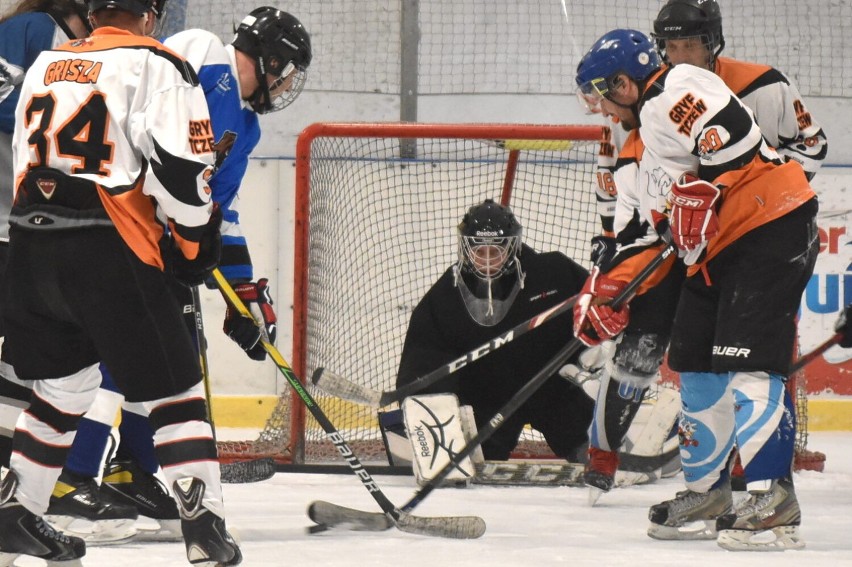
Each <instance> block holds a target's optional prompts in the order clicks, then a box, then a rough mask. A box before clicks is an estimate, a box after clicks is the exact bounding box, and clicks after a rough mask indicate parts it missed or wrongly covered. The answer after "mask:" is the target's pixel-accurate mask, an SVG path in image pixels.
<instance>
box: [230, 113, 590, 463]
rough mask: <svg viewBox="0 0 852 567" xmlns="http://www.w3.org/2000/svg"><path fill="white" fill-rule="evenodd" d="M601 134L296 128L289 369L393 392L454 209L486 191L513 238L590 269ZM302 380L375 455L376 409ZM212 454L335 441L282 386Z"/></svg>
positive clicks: (275, 453)
mask: <svg viewBox="0 0 852 567" xmlns="http://www.w3.org/2000/svg"><path fill="white" fill-rule="evenodd" d="M601 134H602V131H601V127H598V126H555V125H516V124H466V125H461V124H422V123H418V124H408V123H406V124H403V123H385V124H364V123H355V124H330V123H322V124H314V125H312V126H310V127H308V128H307V129H306V130H304V131H303V132H302V134H301V135H300V137H299V140H298V144H297V156H296V177H297V182H296V234H295V286H294V288H295V293H294V305H293V308H294V313H293V317H294V328H293V337H294V338H293V359H292V361H291V364H292V367H293V370H294V371H295V374H296V375H297V376H299V377H300V378H301V379H302V381H303V382H306V383H309V378H310V376H311V374H312V373H313V372H314V370H316V369H317V368H319V367H324V368H328V369H330V370H333V371H334V372H336V373H338V374H341V375H343V376H345V377H346V378H348V379H349V380H352V381H355V382H358V383H361V384H363V385H366V386H369V387H370V388H374V389H376V390H379V391H384V390H391V389H394V387H395V377H396V371H397V365H398V360H399V356H400V353H401V351H402V345H403V341H404V338H405V333H406V329H407V326H408V319H409V316H410V313H411V311H412V310H413V308H414V307H415V306H416V305H417V303H418V301H419V300H420V298H421V297H422V296H423V295H424V294H425V293H426V291H427V290H428V289H429V288H430V287H431V285H432V284H433V283H434V282H435V281H436V280H437V279H438V277H439V276H440V275H441V274H442V273H443V272H444V271H445V270H446V269H447V267H448V266H450V265H451V264H452V263H454V262H455V261H456V258H457V256H456V254H457V252H456V250H457V248H456V225H457V224H458V222H459V220H460V218H461V217H462V215H463V214H464V212H465V211H466V210H467V209H468V208H469V207H470V206H472V205H474V204H477V203H480V202H482V200H484V199H486V198H492V199H494V200H495V201H498V202H501V203H503V204H508V205H510V206H511V207H512V209H513V211H514V212H515V214H516V216H517V217H518V219H519V221H520V222H521V225H522V226H523V231H524V232H523V238H524V242H525V243H527V244H529V245H530V246H532V247H533V248H535V249H537V250H540V251H547V250H559V251H561V252H563V253H565V254H566V255H568V256H569V257H571V258H573V259H574V260H575V261H577V262H579V263H580V264H583V265H585V266H586V267H590V266H589V253H590V247H589V240H590V239H591V237H592V236H594V235H595V234H597V233H598V232H599V221H598V218H597V210H596V204H595V196H594V189H593V188H594V185H595V169H596V167H595V163H596V153H597V151H598V148H599V145H598V141H599V140H600V139H601ZM435 362H436V367H437V366H438V365H439V364H441V363H442V361H437V360H436V361H435ZM308 387H309V388H310V392H311V395H312V396H313V397H314V398H316V400H317V403H318V405H319V406H320V408H321V409H322V411H323V412H324V413H325V414H326V415H327V416H328V418H329V419H330V421H331V422H332V423H333V424H334V426H335V427H336V428H337V429H338V431H340V433H341V434H342V435H343V437H344V438H345V439H346V441H347V442H348V443H349V445H350V446H351V447H352V449H353V450H354V451H355V453H356V454H357V455H358V457H359V459H360V460H361V461H363V462H365V463H370V462H373V463H382V464H384V463H387V456H386V455H385V452H384V446H383V443H382V440H381V434H380V431H379V427H378V420H377V416H376V412H375V410H373V409H372V408H369V407H366V406H359V405H356V404H352V403H349V402H345V401H342V400H339V399H337V398H333V397H329V396H327V395H325V394H324V393H323V392H322V391H321V390H319V389H316V388H313V387H312V386H308ZM386 409H387V408H386ZM548 453H549V450H548V449H547V446H546V444H545V443H543V441H542V440H541V436H540V435H538V434H537V432H535V431H531V430H530V431H527V432H525V433H524V437H523V438H522V440H521V442H520V443H519V446H518V451H517V454H518V456H527V457H536V458H540V457H542V456H546V455H547V454H548ZM220 456H221V457H222V458H223V459H225V460H237V459H245V458H256V457H273V458H274V459H276V461H278V462H279V463H296V464H303V463H304V464H308V463H322V462H334V461H336V459H337V450H336V449H335V447H334V446H333V445H332V444H331V443H330V442H329V441H327V439H326V436H325V432H324V431H323V430H322V428H321V427H320V426H319V424H318V423H317V422H316V421H315V420H314V419H313V417H312V416H311V415H310V414H309V413H307V412H306V411H305V408H304V405H303V404H302V402H301V400H300V398H299V397H298V396H297V395H296V394H295V393H291V392H290V391H289V388H288V389H287V391H286V392H285V393H283V394H282V395H281V397H280V398H279V400H278V404H277V405H276V407H275V409H274V410H273V413H272V415H271V417H270V418H269V420H268V422H267V424H266V426H265V428H264V430H263V431H262V432H261V434H260V436H259V437H258V439H256V440H254V441H247V442H227V443H220Z"/></svg>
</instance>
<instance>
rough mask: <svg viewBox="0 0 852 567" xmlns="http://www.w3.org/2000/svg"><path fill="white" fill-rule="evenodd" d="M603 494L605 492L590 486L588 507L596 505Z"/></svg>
mask: <svg viewBox="0 0 852 567" xmlns="http://www.w3.org/2000/svg"><path fill="white" fill-rule="evenodd" d="M604 492H606V491H605V490H601V489H600V488H598V487H596V486H590V487H589V495H588V504H589V506H594V505H595V504H597V503H598V500H600V499H601V496H602V495H603V493H604Z"/></svg>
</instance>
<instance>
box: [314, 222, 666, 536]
mask: <svg viewBox="0 0 852 567" xmlns="http://www.w3.org/2000/svg"><path fill="white" fill-rule="evenodd" d="M665 242H666V245H665V247H664V248H663V249H662V250H661V251H660V252H659V253H658V254H657V255H656V256H655V257H654V258H653V259H652V260H651V261H650V262H648V265H646V266H645V267H644V268H643V269H642V271H641V272H640V273H639V274H637V275H636V277H634V278H633V279H632V280H631V281H630V283H628V284H627V286H626V287H625V288H624V289H623V290H622V291H621V293H619V294H618V295H617V296H616V297H615V298H614V299H613V300H612V302H611V305H612V307H613V308H614V309H618V308H619V307H621V306H622V305H624V304H625V303H627V302H628V301H630V300H631V299H632V298H633V296H634V295H635V294H636V292H637V291H638V290H639V286H640V285H641V284H642V282H644V281H645V280H646V279H648V277H649V276H650V275H651V274H652V273H653V272H654V271H656V269H657V268H659V267H660V266H661V265H662V264H663V262H664V261H665V260H666V259H667V258H668V257H669V256H670V255H671V254H672V253H674V252H675V250H676V248H675V245H674V244H673V243H672V242H671V238H670V237H668V236H667V237H666V239H665ZM582 347H583V343H582V342H581V341H580V339H577V338H576V337H575V338H572V339H571V341H569V342H568V344H566V345H565V346H564V347H562V348H561V349H560V350H559V352H557V353H556V355H554V357H553V358H552V359H551V360H550V361H549V362H548V363H547V364H546V365H545V366H544V367H543V368H542V369H541V370H539V371H538V373H537V374H536V375H535V376H533V378H532V379H531V380H530V381H529V382H527V383H526V384H525V385H524V386H523V387H522V388H521V389H520V390H518V391H517V393H515V395H514V396H512V398H511V399H510V400H509V401H508V402H506V403H505V404H504V405H503V406H502V407H501V408H500V409H499V410H498V411H497V413H496V414H494V417H492V418H491V419H490V420H489V421H488V423H486V424H485V426H484V427H483V428H482V429H480V430H479V432H478V433H477V434H476V435H475V436H474V438H473V439H471V440H470V441H469V442H468V443H467V444H466V445H465V446H464V447H463V448H462V449H461V450H460V451H459V452H458V453H456V454H455V455H453V456H452V458H451V459H450V462H449V463H447V464H446V466H444V468H443V469H441V470H440V471H439V472H438V473H437V474H435V476H434V477H432V479H431V480H430V481H429V482H427V483H426V484H424V485H423V486H422V487H420V489H419V490H417V491H416V492H415V493H414V496H412V497H411V499H410V500H409V501H408V502H406V503H405V505H404V506H403V507H402V508H401V510H402V511H403V512H404V513H407V512H410V511H412V510H413V509H414V508H416V507H417V506H418V505H419V504H420V503H421V502H423V500H425V499H426V497H428V496H429V494H431V493H432V491H433V490H435V488H437V487H438V486H439V485H440V484H441V482H442V481H443V480H444V479H445V478H446V477H447V475H448V474H450V471H452V470H453V469H454V468H456V467H458V466H459V463H460V462H461V461H462V460H463V459H464V458H465V457H467V456H469V455H470V454H471V453H473V451H474V450H475V449H476V447H478V446H479V445H481V444H482V442H484V441H486V440H487V439H489V438H490V437H491V435H493V434H494V432H495V431H497V429H499V428H500V426H501V425H503V422H504V421H505V420H506V419H507V418H508V417H510V416H511V415H512V414H514V413H515V411H517V410H518V408H519V407H521V406H522V405H523V404H524V403H525V402H526V401H527V400H528V399H529V398H530V396H532V395H533V394H534V393H535V392H536V391H537V390H538V389H539V388H540V387H541V386H542V385H543V384H544V383H545V382H546V381H547V380H548V378H550V377H551V376H552V375H553V374H555V373H556V372H557V371H558V370H559V368H561V367H562V365H563V364H565V361H567V360H568V359H569V358H571V356H573V355H574V354H576V352H577V351H579V350H580V349H581V348H582ZM315 504H318V503H316V502H315V503H314V504H312V505H311V507H310V510H311V512H310V513H309V515H310V517H311V519H312V520H314V521H315V522H318V523H319V524H320V525H319V526H315V528H314V531H321V530H324V529H328V528H329V527H332V526H336V527H340V528H347V529H352V530H372V527H371V526H372V525H373V524H374V523H375V522H376V520H377V518H378V516H380V514H376V513H373V514H371V513H370V512H364V511H361V510H354V511H353V510H352V509H351V508H344V507H342V506H337V505H335V504H331V503H329V502H322V503H321V505H318V506H315Z"/></svg>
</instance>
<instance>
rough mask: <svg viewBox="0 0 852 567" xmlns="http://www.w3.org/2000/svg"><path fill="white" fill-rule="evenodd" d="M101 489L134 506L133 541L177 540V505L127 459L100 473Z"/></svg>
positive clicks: (112, 496) (179, 535)
mask: <svg viewBox="0 0 852 567" xmlns="http://www.w3.org/2000/svg"><path fill="white" fill-rule="evenodd" d="M101 490H102V491H103V492H105V493H107V494H109V496H110V497H111V498H112V499H114V500H115V501H116V502H122V503H124V504H128V505H131V506H134V507H135V508H136V510H137V512H138V514H139V520H138V521H137V522H136V530H137V532H138V533H137V535H136V537H135V538H134V540H135V541H181V540H183V536H182V535H181V531H180V514H179V512H178V507H177V503H176V502H175V500H174V498H172V496H171V495H170V494H169V492H168V490H167V489H166V487H165V485H163V483H162V482H160V479H158V478H157V477H156V476H155V475H152V474H150V473H147V472H145V471H143V470H142V469H141V468H139V466H138V465H136V463H134V462H133V461H129V460H114V461H111V462H110V463H109V464H108V465H107V468H106V470H105V471H104V480H103V484H102V486H101Z"/></svg>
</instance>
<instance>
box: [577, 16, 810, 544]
mask: <svg viewBox="0 0 852 567" xmlns="http://www.w3.org/2000/svg"><path fill="white" fill-rule="evenodd" d="M577 84H578V86H579V89H580V92H581V93H582V95H583V97H584V98H585V99H586V100H588V101H589V102H590V103H591V104H594V105H597V107H599V108H600V109H601V111H602V113H603V114H604V115H605V116H609V115H613V116H617V117H618V118H619V120H620V121H621V123H622V124H623V125H624V127H625V128H626V129H628V130H633V131H632V132H631V135H630V137H629V139H628V141H627V143H626V146H625V148H629V151H625V152H624V154H625V155H624V156H622V159H620V160H619V165H620V167H619V168H618V169H617V170H616V178H615V183H616V185H617V187H618V200H617V203H616V211H615V227H614V228H615V232H616V235H617V236H616V237H617V239H618V248H617V250H616V256H615V258H614V259H613V260H612V261H611V262H610V263H608V265H605V266H601V267H600V270H599V272H598V273H595V274H593V276H592V277H591V278H590V280H589V282H587V284H586V287H585V288H584V294H585V296H586V297H585V298H582V297H581V300H580V301H578V307H575V333H576V334H577V336H578V337H581V338H586V339H588V338H591V339H593V340H600V339H606V338H611V337H614V336H617V335H618V333H619V332H620V331H621V330H623V328H624V327H625V326H626V325H627V323H628V322H629V312H627V311H625V310H622V311H620V312H614V311H613V310H612V309H610V308H609V307H607V306H606V301H607V299H609V298H611V297H612V296H613V295H614V294H615V293H617V292H618V290H620V289H622V288H623V287H624V285H625V283H626V282H627V281H629V280H630V279H631V277H632V275H633V274H635V273H636V271H637V270H638V269H639V268H640V267H641V266H642V265H643V264H644V263H645V261H646V259H645V258H646V257H647V255H649V254H653V253H654V251H655V249H656V248H658V247H660V246H662V244H661V243H660V242H659V237H658V234H663V233H665V232H666V229H667V228H668V227H669V226H670V227H671V234H672V238H673V240H674V242H675V244H676V245H677V247H678V249H679V250H680V255H681V258H682V260H683V262H684V263H685V264H686V265H687V266H688V269H687V278H686V280H685V282H684V284H683V286H682V289H681V296H680V300H679V303H678V306H677V311H676V314H675V319H674V324H673V329H672V342H671V345H670V350H669V363H670V365H671V367H672V368H673V369H674V370H676V371H679V372H680V373H681V395H682V400H683V401H682V412H683V417H682V420H681V427H680V434H681V441H682V443H681V460H682V462H683V467H684V475H685V478H686V484H687V490H686V491H683V492H681V493H679V494H678V495H677V497H676V498H674V499H672V500H669V501H666V502H663V503H662V504H659V505H656V506H653V507H652V508H651V511H650V520H651V524H650V527H649V530H648V533H649V535H651V536H652V537H655V538H659V539H699V538H700V539H707V538H716V537H717V531H718V539H717V541H718V543H719V544H720V545H721V546H722V547H725V548H727V549H732V550H738V549H767V548H773V549H778V548H781V549H784V548H798V547H801V546H802V545H804V544H803V543H802V541H801V539H800V537H799V534H798V526H799V523H800V518H801V515H800V511H799V505H798V502H797V500H796V497H795V491H794V489H793V483H792V478H791V476H790V470H791V464H792V453H793V427H794V424H793V423H792V419H791V417H790V413H789V411H787V409H786V407H785V401H786V400H785V388H784V380H785V379H786V375H787V373H788V371H789V366H790V361H791V359H792V349H793V339H794V336H795V314H796V311H797V309H798V305H799V300H800V298H801V294H802V292H803V290H804V286H805V284H806V282H807V280H808V279H809V277H810V275H811V273H812V271H813V267H814V263H815V260H816V254H817V246H818V241H817V237H816V222H815V217H816V212H817V208H818V207H817V200H816V196H815V194H814V192H813V190H812V189H811V188H810V186H809V184H808V181H807V178H806V176H805V174H804V172H803V170H802V168H801V166H800V165H799V164H796V163H791V162H787V161H785V160H784V159H783V158H782V157H781V156H780V155H779V154H778V153H777V152H776V151H775V150H774V149H773V148H772V147H770V146H769V145H768V144H767V143H766V141H765V140H764V138H763V136H762V134H761V131H760V129H759V128H758V126H757V124H756V123H755V122H754V120H753V118H752V115H751V113H750V112H749V111H748V110H747V109H746V108H745V107H744V106H743V104H742V102H741V101H740V100H739V99H738V98H737V97H736V96H735V95H734V93H733V92H732V91H731V90H730V89H729V88H728V87H727V86H726V85H725V84H724V82H723V81H722V80H721V79H720V78H719V77H718V76H717V75H715V74H713V73H711V72H710V71H707V70H704V69H700V68H698V67H695V66H692V65H677V66H674V67H671V68H668V67H662V65H661V62H660V60H659V58H658V55H657V53H656V50H655V46H654V44H653V43H652V42H651V40H650V39H649V38H648V37H646V36H645V35H644V34H642V33H641V32H638V31H635V30H624V29H621V30H614V31H612V32H609V33H607V34H605V35H604V36H603V37H601V38H600V39H599V40H598V41H597V42H595V44H594V45H593V46H592V48H591V49H590V50H589V52H588V53H587V54H586V55H585V56H584V57H583V59H582V60H581V62H580V64H579V66H578V69H577ZM651 285H653V282H651ZM768 329H772V332H771V333H770V332H768ZM734 443H736V444H737V446H738V447H739V448H740V453H741V456H742V459H743V464H744V465H745V470H746V477H747V480H748V481H749V486H748V488H749V492H750V497H749V498H748V499H747V500H746V501H745V502H744V503H743V504H742V505H739V506H737V508H736V509H734V508H733V502H732V499H731V489H730V479H729V478H728V476H727V469H726V466H725V465H726V462H727V459H728V455H729V454H730V451H731V448H732V447H733V445H734ZM694 522H699V523H704V524H705V527H704V528H703V529H701V530H698V531H694V532H693V531H688V530H687V529H686V528H687V526H688V525H689V524H692V523H694ZM766 534H768V535H770V536H773V537H772V538H769V540H765V539H760V538H763V537H766ZM756 535H759V537H758V538H755V537H754V536H756Z"/></svg>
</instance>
